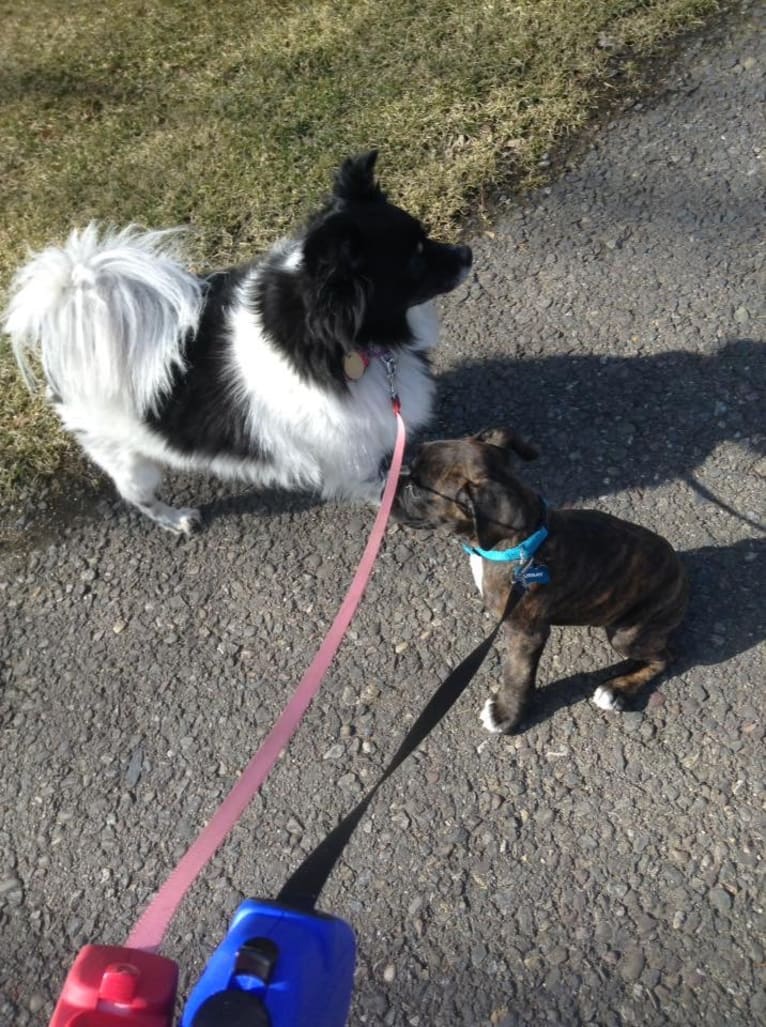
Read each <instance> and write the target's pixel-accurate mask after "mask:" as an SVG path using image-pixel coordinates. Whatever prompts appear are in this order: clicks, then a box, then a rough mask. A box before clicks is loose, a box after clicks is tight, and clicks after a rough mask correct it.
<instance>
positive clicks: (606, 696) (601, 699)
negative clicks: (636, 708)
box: [591, 685, 623, 712]
mask: <svg viewBox="0 0 766 1027" xmlns="http://www.w3.org/2000/svg"><path fill="white" fill-rule="evenodd" d="M591 701H592V702H593V703H594V705H596V706H598V708H599V709H600V710H610V711H617V712H619V711H620V710H622V709H623V701H622V699H621V698H620V697H619V696H617V695H615V694H614V692H613V691H612V690H611V688H607V687H606V686H605V685H599V686H598V688H597V689H596V691H595V692H594V693H593V697H592V700H591Z"/></svg>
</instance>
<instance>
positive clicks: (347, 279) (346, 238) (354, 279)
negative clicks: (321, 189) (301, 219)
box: [303, 213, 369, 352]
mask: <svg viewBox="0 0 766 1027" xmlns="http://www.w3.org/2000/svg"><path fill="white" fill-rule="evenodd" d="M303 266H304V269H305V272H306V276H305V281H306V282H307V296H306V322H307V327H308V329H309V331H310V332H311V334H312V336H313V337H314V338H315V339H317V340H319V341H321V342H322V343H323V344H325V345H327V346H330V347H332V346H336V345H340V346H341V347H342V349H343V350H344V351H345V352H349V351H350V350H352V349H354V347H355V346H356V338H357V335H358V333H359V329H360V328H361V326H362V321H363V320H364V314H365V310H366V307H367V294H368V288H369V286H368V284H367V280H366V279H365V277H364V275H363V267H364V257H363V254H362V248H361V238H360V236H359V232H358V230H357V228H356V226H355V225H354V223H353V222H352V221H351V220H350V219H349V218H347V217H345V216H344V215H343V214H342V213H337V214H333V215H331V216H329V217H327V218H325V219H324V220H323V221H321V222H319V223H318V224H317V225H315V226H314V227H313V228H311V229H310V230H309V232H308V234H307V236H306V238H305V240H304V244H303Z"/></svg>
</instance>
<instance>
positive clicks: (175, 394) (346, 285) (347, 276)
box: [148, 150, 472, 459]
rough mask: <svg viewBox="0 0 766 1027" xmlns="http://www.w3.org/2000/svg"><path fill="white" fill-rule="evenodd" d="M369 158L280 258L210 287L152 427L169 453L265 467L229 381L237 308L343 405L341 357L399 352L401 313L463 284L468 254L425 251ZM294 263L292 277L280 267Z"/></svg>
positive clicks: (429, 244) (338, 183)
mask: <svg viewBox="0 0 766 1027" xmlns="http://www.w3.org/2000/svg"><path fill="white" fill-rule="evenodd" d="M376 158H377V153H376V151H374V150H373V151H371V152H370V153H367V154H364V155H362V156H359V157H355V158H349V159H348V160H346V161H345V162H344V163H343V165H342V166H341V168H340V169H339V171H338V172H337V174H336V176H335V182H334V188H333V192H332V195H331V196H330V198H329V199H328V201H327V202H326V203H325V205H324V207H323V208H322V209H321V210H320V211H319V212H318V213H317V214H315V215H314V216H313V217H312V218H311V219H310V221H309V223H308V225H307V226H306V228H305V229H304V231H303V232H302V233H301V234H300V235H299V236H298V237H297V238H296V239H295V241H294V242H293V243H292V244H287V248H285V246H284V245H282V246H281V247H277V248H275V249H274V250H273V251H272V252H271V253H270V254H269V255H268V256H267V257H266V258H265V259H264V260H263V262H261V263H260V264H249V265H245V266H243V267H241V268H235V269H233V270H230V271H226V272H222V273H220V274H218V275H214V276H211V278H210V279H209V289H208V294H207V298H206V302H205V306H204V311H203V314H202V318H201V321H200V325H199V329H198V331H197V333H196V335H195V336H194V337H193V338H190V339H189V340H188V343H187V350H186V361H187V370H186V372H185V373H179V374H177V375H176V378H175V381H174V385H173V389H172V392H171V394H170V395H169V396H168V397H167V398H166V400H165V401H164V403H163V404H162V405H161V408H160V409H159V410H158V411H157V412H156V413H155V414H153V415H151V416H150V417H149V419H148V421H149V424H150V425H151V426H152V427H153V428H154V429H155V430H157V431H158V432H159V433H160V434H162V435H163V436H165V437H166V438H167V439H168V440H169V441H170V442H171V444H172V445H173V446H174V447H175V448H177V449H180V450H182V451H184V452H190V451H193V450H196V451H201V452H205V453H211V454H227V455H232V456H248V457H252V456H253V455H255V456H256V458H263V459H268V454H266V453H256V454H253V452H252V440H251V437H250V435H249V434H248V433H247V432H246V430H245V413H246V412H245V410H244V409H243V408H242V407H241V406H239V405H238V403H237V399H236V396H235V395H234V394H233V390H232V389H231V387H230V382H231V374H230V370H229V371H228V374H227V363H226V362H227V357H228V352H229V346H230V343H229V339H228V334H227V332H226V312H227V310H228V309H231V308H233V307H234V305H235V304H236V303H242V302H244V303H245V304H247V305H248V306H249V307H250V309H251V310H252V312H253V314H254V315H255V317H256V318H257V319H258V320H260V323H261V328H262V330H263V332H264V334H265V336H266V337H267V338H268V340H269V341H270V343H271V344H272V345H273V346H274V347H275V348H276V349H277V350H279V351H280V352H281V353H282V354H283V355H284V356H285V357H286V358H287V359H288V360H289V361H290V363H291V364H292V366H293V368H294V369H295V371H296V373H297V374H298V375H299V376H300V377H301V378H302V379H303V381H304V382H307V383H309V384H313V385H316V386H317V387H319V388H322V389H326V390H328V391H334V392H337V393H340V394H343V393H345V392H346V391H347V388H348V386H347V382H346V378H345V375H344V371H343V361H344V357H345V356H346V355H347V354H348V353H350V352H352V351H353V350H355V349H358V348H364V347H365V346H369V345H372V344H375V345H378V346H385V347H388V348H391V349H396V348H400V347H403V346H407V345H408V344H410V343H411V342H412V341H413V340H412V337H411V334H410V330H409V327H408V323H407V311H408V310H409V309H410V308H411V307H414V306H416V305H418V304H420V303H424V302H426V301H427V300H430V299H433V298H434V297H435V296H437V295H439V294H441V293H445V292H449V291H450V290H451V289H453V288H454V287H455V286H456V285H457V284H458V283H459V282H460V281H461V280H462V278H463V277H464V275H465V273H466V271H467V269H468V268H469V267H470V264H471V259H472V258H471V251H470V249H469V248H468V247H467V246H450V245H446V244H443V243H437V242H433V241H431V240H430V239H429V238H428V237H427V235H426V232H425V230H424V228H423V226H422V225H421V224H420V223H419V221H418V220H417V219H416V218H414V217H412V216H410V215H409V214H407V213H406V212H405V211H403V210H401V209H400V208H398V207H396V206H394V205H393V204H391V203H389V202H388V200H387V199H386V195H385V193H384V192H383V191H382V190H381V189H380V187H379V186H378V184H377V182H376V180H375V175H374V168H375V160H376ZM294 251H297V252H299V254H300V261H299V263H298V266H288V267H285V266H284V265H285V259H286V256H287V254H288V253H290V252H294Z"/></svg>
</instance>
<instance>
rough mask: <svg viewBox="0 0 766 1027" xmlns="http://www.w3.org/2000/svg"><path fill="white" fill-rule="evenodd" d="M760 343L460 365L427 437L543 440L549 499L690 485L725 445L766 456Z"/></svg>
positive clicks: (444, 388) (445, 385) (448, 378)
mask: <svg viewBox="0 0 766 1027" xmlns="http://www.w3.org/2000/svg"><path fill="white" fill-rule="evenodd" d="M765 351H766V347H764V344H763V343H762V342H756V341H754V340H751V339H739V340H734V341H730V342H727V343H726V344H725V345H723V346H722V347H721V348H720V349H719V350H717V351H716V352H714V353H712V354H710V353H707V354H706V353H691V352H687V351H684V350H673V351H670V352H666V353H658V354H653V355H649V356H643V355H640V354H637V355H632V356H621V355H619V354H616V355H613V356H608V357H600V356H596V355H593V354H587V353H584V354H582V355H579V354H566V355H558V354H557V355H553V356H549V357H546V356H541V357H538V356H534V357H528V358H525V357H523V355H522V356H521V357H516V356H513V355H509V356H508V357H505V358H502V359H500V358H491V359H489V360H486V361H481V362H476V363H469V364H463V365H461V366H459V367H457V368H455V369H453V370H451V371H448V372H446V373H445V374H443V375H442V376H440V378H439V383H438V384H439V406H438V411H437V423H436V425H435V428H434V430H433V431H432V432H431V433H430V434H431V437H436V436H437V435H442V436H445V435H446V436H449V437H457V436H460V435H465V434H468V433H469V432H475V431H478V430H479V429H481V428H486V427H489V426H496V425H508V426H509V427H512V428H514V429H516V430H517V431H518V432H519V433H520V434H521V435H522V436H524V437H525V438H528V439H529V440H530V441H531V442H534V443H535V444H536V445H538V446H539V447H540V449H541V451H542V457H543V461H542V463H543V466H544V467H545V476H546V485H547V487H548V488H549V489H550V493H551V498H552V499H554V501H555V496H556V493H558V495H559V496H560V497H561V499H565V500H566V502H567V503H573V502H582V501H583V500H587V499H588V498H592V497H595V496H603V495H605V494H608V493H609V494H610V493H614V492H621V491H623V490H625V489H631V488H655V487H657V486H658V485H660V484H662V483H664V482H668V481H675V480H678V479H681V480H683V481H685V482H687V483H688V484H690V485H691V486H692V487H693V488H694V487H695V483H694V479H693V472H694V471H695V469H696V468H698V467H700V466H701V464H702V463H703V462H704V461H705V460H706V458H707V457H708V456H709V455H710V454H711V453H712V452H713V451H714V450H715V449H716V447H717V446H719V445H720V444H721V443H723V442H727V441H733V440H735V441H737V442H739V443H740V444H742V445H745V446H747V447H748V449H750V450H752V451H753V452H754V459H755V457H756V456H762V455H763V452H764V441H766V425H765V424H764V418H763V395H764V390H766V360H764V352H765ZM757 446H760V448H759V449H756V447H757ZM695 491H697V493H698V494H701V495H703V496H704V489H702V490H700V488H696V489H695ZM705 498H707V499H709V500H712V501H713V502H716V499H715V498H714V497H711V496H710V495H709V494H708V495H707V496H705ZM719 505H724V506H725V503H721V504H719ZM740 520H747V518H746V517H744V516H741V515H740ZM751 523H752V522H751Z"/></svg>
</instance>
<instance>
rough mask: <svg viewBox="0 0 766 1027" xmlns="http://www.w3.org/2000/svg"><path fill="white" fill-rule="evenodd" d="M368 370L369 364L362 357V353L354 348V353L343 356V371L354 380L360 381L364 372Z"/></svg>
mask: <svg viewBox="0 0 766 1027" xmlns="http://www.w3.org/2000/svg"><path fill="white" fill-rule="evenodd" d="M366 370H367V364H366V363H365V361H364V358H363V357H362V354H361V353H359V352H357V350H354V352H353V353H347V354H346V356H345V357H344V358H343V373H344V374H345V375H346V377H347V378H348V379H349V380H350V381H352V382H358V381H359V379H360V378H361V377H362V375H363V374H364V372H365V371H366Z"/></svg>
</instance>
